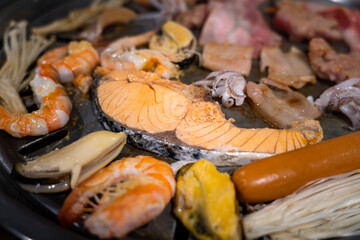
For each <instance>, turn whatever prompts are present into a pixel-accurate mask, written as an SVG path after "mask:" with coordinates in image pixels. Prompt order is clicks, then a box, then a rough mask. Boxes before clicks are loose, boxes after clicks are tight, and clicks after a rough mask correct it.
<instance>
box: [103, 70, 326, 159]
mask: <svg viewBox="0 0 360 240" xmlns="http://www.w3.org/2000/svg"><path fill="white" fill-rule="evenodd" d="M97 73H100V75H101V76H102V77H101V80H100V84H99V86H98V88H97V96H98V100H99V104H100V107H101V108H102V111H103V112H104V113H105V114H106V115H108V116H109V117H110V118H112V119H113V120H115V121H117V122H119V123H120V124H122V125H123V126H124V127H128V128H132V129H136V130H140V131H142V132H145V133H148V135H149V136H154V134H159V133H166V134H169V136H170V138H168V135H166V134H165V135H162V137H163V138H165V139H170V141H175V142H174V143H175V144H180V145H181V144H182V143H183V145H185V146H191V147H192V148H200V149H207V150H220V151H228V152H229V151H230V152H231V151H237V152H254V153H269V154H274V153H282V152H286V151H290V150H293V149H297V148H301V147H304V146H306V145H308V144H310V143H315V142H318V141H320V140H321V138H318V139H315V141H314V139H311V138H309V137H308V138H309V140H308V139H307V138H306V137H307V136H306V132H305V131H307V132H309V129H308V128H302V127H301V126H303V125H302V124H301V123H297V125H296V127H297V128H296V129H297V130H295V127H294V126H295V125H294V126H293V127H294V129H293V130H286V129H271V128H259V129H253V128H250V129H245V128H239V127H236V126H235V125H233V124H232V123H231V122H230V121H228V120H226V118H225V115H224V114H223V113H222V111H221V108H220V106H219V104H217V103H215V102H212V101H210V100H207V98H206V97H205V95H206V92H205V91H204V90H203V89H200V88H198V87H194V86H192V85H186V84H183V83H180V82H175V81H170V80H166V79H162V78H160V77H158V76H157V75H156V74H152V73H145V72H143V71H133V72H126V71H109V70H106V69H103V68H99V69H98V70H97ZM319 128H320V131H321V127H319ZM310 129H311V128H310ZM313 132H315V133H318V132H317V131H313ZM174 136H175V138H174ZM171 139H173V140H171Z"/></svg>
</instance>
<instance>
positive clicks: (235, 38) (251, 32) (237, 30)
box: [199, 0, 281, 58]
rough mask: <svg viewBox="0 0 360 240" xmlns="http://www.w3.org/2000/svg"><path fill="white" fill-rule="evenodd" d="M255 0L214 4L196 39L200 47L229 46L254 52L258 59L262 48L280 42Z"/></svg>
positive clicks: (233, 0) (276, 44) (237, 0)
mask: <svg viewBox="0 0 360 240" xmlns="http://www.w3.org/2000/svg"><path fill="white" fill-rule="evenodd" d="M258 2H259V1H255V0H229V1H225V2H222V3H220V2H216V3H214V4H212V6H211V7H210V8H211V9H210V13H209V16H208V18H207V19H206V21H205V24H204V27H203V29H202V31H201V35H200V40H199V43H200V44H205V43H207V42H218V43H224V42H228V43H232V44H237V45H241V46H251V47H253V48H254V57H256V58H257V57H258V56H259V54H260V51H261V48H262V47H263V46H278V45H279V44H280V42H281V38H280V36H279V35H278V34H276V33H275V32H273V31H272V30H271V29H270V28H269V26H268V25H267V24H266V22H265V20H264V18H263V16H262V14H261V13H260V11H259V10H258V9H257V3H258Z"/></svg>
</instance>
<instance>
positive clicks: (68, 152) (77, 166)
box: [15, 131, 127, 193]
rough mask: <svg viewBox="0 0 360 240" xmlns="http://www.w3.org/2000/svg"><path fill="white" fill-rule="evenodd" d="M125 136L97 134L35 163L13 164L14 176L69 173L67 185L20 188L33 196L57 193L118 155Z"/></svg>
mask: <svg viewBox="0 0 360 240" xmlns="http://www.w3.org/2000/svg"><path fill="white" fill-rule="evenodd" d="M126 138H127V136H126V134H125V133H123V132H119V133H114V132H111V131H97V132H93V133H90V134H88V135H86V136H84V137H82V138H80V139H79V140H77V141H75V142H73V143H71V144H70V145H67V146H65V147H63V148H61V149H55V150H54V151H52V152H49V153H47V154H45V155H43V156H40V157H38V158H36V159H35V160H32V161H28V162H19V163H17V164H16V165H15V169H16V171H17V173H19V174H20V175H22V176H24V177H26V178H32V179H50V178H61V177H64V176H67V175H69V174H71V180H70V183H69V182H67V181H62V182H59V183H57V184H49V185H46V184H44V185H40V186H31V185H28V184H25V183H23V184H22V183H21V184H20V185H21V186H22V187H23V188H24V189H25V190H28V191H31V192H36V193H45V192H60V191H65V190H67V189H69V188H72V189H74V188H75V187H76V185H77V184H79V183H81V182H83V181H84V180H85V179H87V178H89V177H90V176H91V175H93V174H94V173H95V172H97V171H98V170H99V169H101V168H103V167H104V166H106V165H107V164H108V163H109V162H111V161H112V160H113V159H114V158H115V157H117V156H118V155H119V153H120V152H121V150H122V149H123V147H124V145H125V143H126Z"/></svg>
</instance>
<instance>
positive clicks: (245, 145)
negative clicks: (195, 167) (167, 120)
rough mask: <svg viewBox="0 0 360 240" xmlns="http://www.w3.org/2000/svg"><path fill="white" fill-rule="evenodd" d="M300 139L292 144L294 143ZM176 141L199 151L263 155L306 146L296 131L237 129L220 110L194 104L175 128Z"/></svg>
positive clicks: (303, 138)
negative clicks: (295, 138) (225, 151)
mask: <svg viewBox="0 0 360 240" xmlns="http://www.w3.org/2000/svg"><path fill="white" fill-rule="evenodd" d="M299 136H300V139H299V141H298V144H295V143H294V141H293V139H294V137H299ZM176 137H177V138H179V139H180V140H181V141H183V142H185V143H186V144H189V145H192V146H197V147H199V148H205V149H215V150H224V149H226V150H230V151H231V150H232V151H243V152H265V153H282V152H286V151H290V150H294V149H295V148H299V147H303V146H304V145H303V144H301V143H303V142H307V139H306V138H305V137H304V136H303V135H302V134H301V133H300V132H299V131H292V130H286V129H282V130H279V129H271V128H259V129H244V128H238V127H236V126H234V125H233V124H232V123H230V122H229V121H228V120H226V119H225V117H224V114H223V113H222V112H221V109H220V106H219V105H217V104H215V103H213V102H196V103H193V104H192V105H191V107H190V109H189V112H188V113H187V115H186V116H185V118H184V120H183V121H182V122H181V123H180V125H179V126H178V127H177V128H176Z"/></svg>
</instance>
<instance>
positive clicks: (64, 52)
mask: <svg viewBox="0 0 360 240" xmlns="http://www.w3.org/2000/svg"><path fill="white" fill-rule="evenodd" d="M97 63H98V55H97V52H96V50H95V49H94V48H92V46H91V44H89V43H87V42H85V41H83V42H79V43H78V42H71V43H70V44H69V46H65V47H61V48H57V49H55V50H51V51H49V52H47V53H46V54H44V55H43V56H42V57H41V58H40V59H39V61H38V67H37V69H36V73H35V77H34V78H33V79H32V80H31V81H30V86H31V89H32V91H33V93H34V98H35V102H36V103H37V104H38V106H39V109H38V110H37V111H34V112H32V113H27V114H15V113H11V112H9V111H8V110H7V109H5V108H4V107H2V106H0V129H2V130H4V131H6V132H7V133H9V134H10V135H12V136H14V137H24V136H40V135H44V134H47V133H49V132H51V131H54V130H57V129H59V128H62V127H64V126H65V125H66V123H67V122H68V121H69V118H70V117H69V116H70V112H71V109H72V105H71V101H70V98H69V96H68V95H67V93H66V91H65V89H64V87H63V86H62V85H61V84H60V82H68V81H72V80H74V78H75V79H76V77H78V76H79V77H78V78H77V79H76V81H77V82H80V83H85V84H86V85H85V87H86V86H89V83H88V81H89V80H88V79H86V78H83V75H82V74H84V73H85V74H90V72H91V71H92V70H93V69H94V68H95V66H96V64H97ZM79 78H80V79H79ZM79 87H84V86H82V85H81V86H79ZM87 88H88V87H87Z"/></svg>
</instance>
